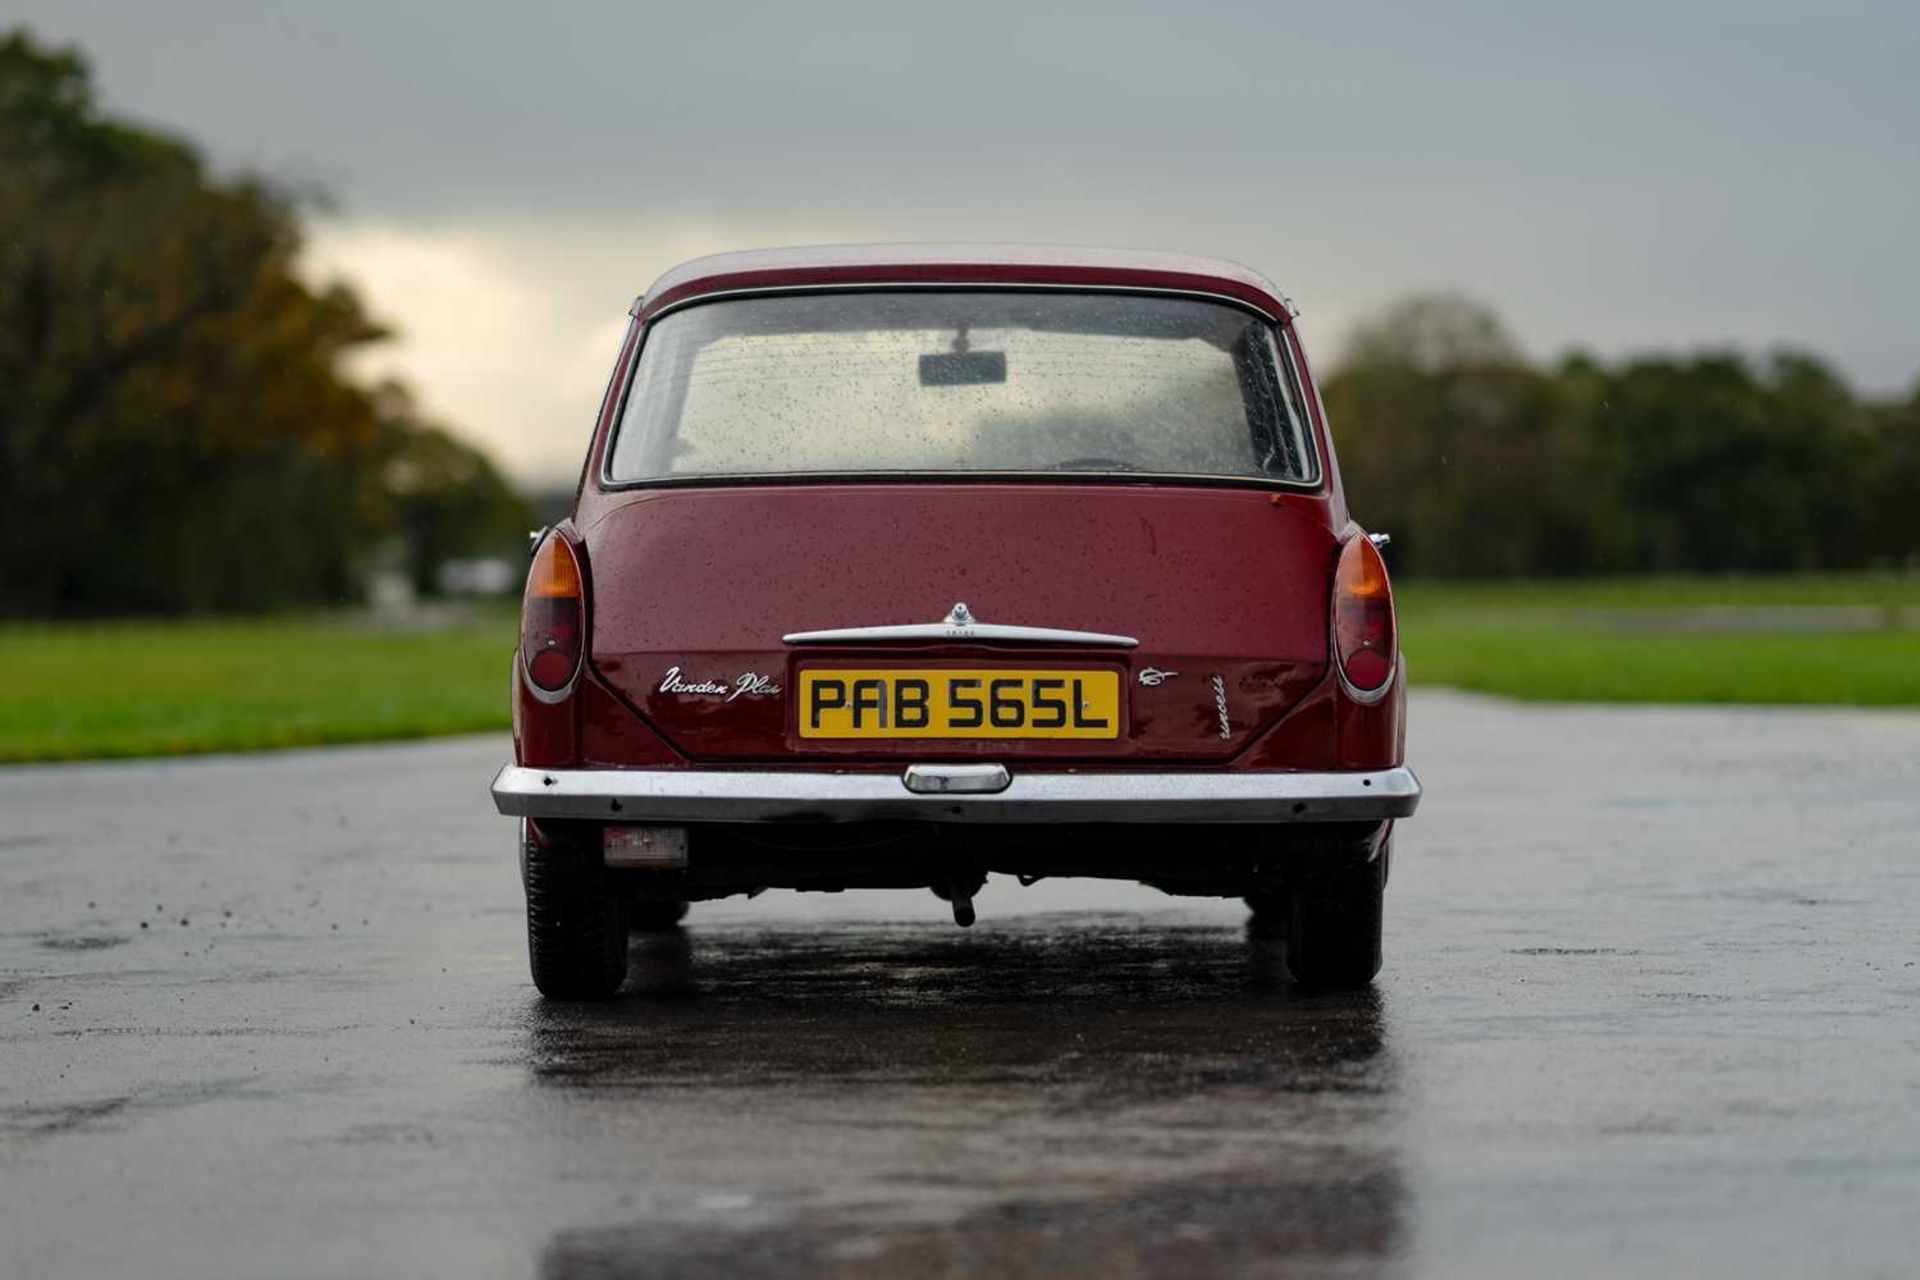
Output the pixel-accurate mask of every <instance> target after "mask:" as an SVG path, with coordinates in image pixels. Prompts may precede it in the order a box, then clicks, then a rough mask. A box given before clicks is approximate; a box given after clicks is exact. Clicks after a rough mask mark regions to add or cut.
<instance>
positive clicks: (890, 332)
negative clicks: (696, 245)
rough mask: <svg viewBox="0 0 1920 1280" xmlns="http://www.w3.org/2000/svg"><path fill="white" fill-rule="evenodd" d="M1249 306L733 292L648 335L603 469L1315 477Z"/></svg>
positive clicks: (1276, 357)
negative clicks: (743, 295) (738, 295)
mask: <svg viewBox="0 0 1920 1280" xmlns="http://www.w3.org/2000/svg"><path fill="white" fill-rule="evenodd" d="M1308 439H1309V437H1308V435H1307V432H1306V431H1305V429H1304V426H1303V415H1302V414H1301V412H1300V411H1299V408H1298V404H1297V395H1296V392H1295V384H1294V381H1293V379H1292V377H1291V375H1290V371H1289V370H1288V369H1287V368H1286V367H1285V366H1284V364H1283V362H1282V358H1281V356H1280V353H1279V350H1278V348H1277V347H1276V346H1275V341H1274V333H1273V329H1272V326H1271V325H1270V324H1269V323H1268V322H1267V321H1265V320H1263V319H1261V318H1260V317H1258V316H1255V315H1252V314H1250V313H1248V312H1245V311H1242V310H1239V309H1238V308H1235V307H1231V306H1226V305H1223V304H1218V303H1212V302H1206V301H1202V300H1197V299H1191V298H1176V297H1159V296H1148V295H1134V294H1120V293H1068V292H1056V293H1040V292H1033V293H1022V292H1014V291H1007V290H1001V291H991V290H983V291H976V292H962V291H945V290H923V291H898V292H840V293H816V294H797V295H789V296H768V297H755V298H739V299H729V300H722V301H715V302H709V303H703V304H700V305H696V306H692V307H688V308H686V309H684V310H681V311H677V312H673V313H670V314H668V315H666V316H664V317H662V318H661V319H659V320H657V321H655V322H654V323H653V324H652V325H651V326H650V327H649V329H648V331H647V336H646V340H645V344H644V346H643V347H642V349H641V352H640V358H639V366H638V368H637V369H636V370H635V372H634V377H633V381H632V385H631V388H630V389H629V391H628V394H627V402H626V406H625V408H624V410H623V412H622V414H621V418H620V423H619V427H618V431H617V434H616V435H615V438H614V442H613V449H612V452H611V455H610V458H609V461H608V466H607V478H608V479H609V480H611V481H613V482H615V483H622V482H632V481H643V480H656V479H668V478H672V477H679V476H754V475H775V474H795V473H825V474H846V473H857V472H875V471H877V472H936V473H937V472H1003V473H1055V474H1061V475H1066V474H1071V473H1089V474H1129V473H1145V474H1154V475H1182V476H1208V477H1216V476H1217V477H1235V476H1242V477H1254V478H1262V479H1272V480H1280V481H1286V482H1292V483H1309V482H1312V481H1313V480H1314V479H1316V470H1315V467H1314V464H1313V455H1312V451H1311V448H1310V447H1309V444H1308Z"/></svg>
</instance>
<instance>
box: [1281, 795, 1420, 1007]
mask: <svg viewBox="0 0 1920 1280" xmlns="http://www.w3.org/2000/svg"><path fill="white" fill-rule="evenodd" d="M1376 841H1378V847H1377V848H1376ZM1387 857H1388V853H1387V845H1386V842H1385V841H1383V840H1379V839H1378V834H1377V833H1376V832H1369V833H1367V835H1366V836H1365V837H1364V838H1360V839H1356V840H1354V841H1352V842H1350V843H1344V844H1341V845H1337V846H1334V847H1331V848H1328V849H1324V850H1317V851H1315V852H1314V853H1313V854H1312V855H1310V856H1308V857H1306V858H1304V859H1303V860H1302V862H1301V865H1300V868H1299V874H1298V876H1297V877H1296V878H1295V880H1294V883H1293V885H1292V887H1291V889H1290V890H1289V892H1288V893H1287V895H1286V898H1287V911H1286V957H1287V971H1288V972H1289V973H1290V974H1292V975H1293V980H1294V981H1295V982H1297V983H1299V984H1300V985H1301V986H1303V987H1316V988H1319V989H1321V990H1328V991H1339V990H1353V989H1355V988H1359V987H1364V986H1366V985H1367V984H1368V983H1370V982H1372V981H1373V976H1374V975H1375V974H1377V973H1379V972H1380V927H1381V923H1382V916H1383V908H1384V906H1385V902H1386V888H1387ZM1276 905H1277V904H1276ZM1255 912H1256V918H1258V913H1259V906H1258V905H1256V906H1255Z"/></svg>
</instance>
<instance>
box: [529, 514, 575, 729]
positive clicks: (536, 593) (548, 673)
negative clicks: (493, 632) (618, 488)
mask: <svg viewBox="0 0 1920 1280" xmlns="http://www.w3.org/2000/svg"><path fill="white" fill-rule="evenodd" d="M584 597H585V592H584V591H583V590H582V587H581V581H580V562H579V560H578V559H576V558H575V555H574V550H573V546H572V544H570V543H569V542H568V541H567V540H566V539H565V538H563V537H561V536H560V535H558V534H548V535H547V537H546V539H545V540H544V541H543V542H541V544H540V549H539V550H538V551H536V552H535V553H534V556H533V568H532V569H531V570H529V571H528V573H527V594H526V599H525V600H524V601H522V602H521V606H520V657H521V661H522V662H524V663H525V664H526V669H527V679H528V680H530V681H532V682H533V685H534V687H535V688H537V689H540V690H542V691H543V692H546V693H559V692H560V691H561V690H563V689H565V688H566V687H567V686H568V685H569V684H571V683H572V682H573V677H574V674H575V673H576V672H577V671H578V670H579V669H580V629H581V626H580V624H581V618H582V616H583V614H584V613H585V609H584V603H585V601H584Z"/></svg>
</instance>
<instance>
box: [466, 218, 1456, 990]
mask: <svg viewBox="0 0 1920 1280" xmlns="http://www.w3.org/2000/svg"><path fill="white" fill-rule="evenodd" d="M1294 315H1295V312H1294V309H1293V307H1292V306H1291V304H1290V303H1289V302H1288V301H1287V300H1286V298H1285V297H1284V296H1283V295H1282V294H1281V293H1280V292H1279V291H1278V290H1277V289H1275V288H1274V286H1273V285H1272V284H1271V283H1269V282H1268V281H1267V280H1265V279H1264V278H1263V277H1261V276H1259V275H1257V274H1255V273H1254V272H1251V271H1249V270H1247V269H1245V268H1244V267H1240V266H1236V265H1233V264H1231V263H1226V262H1219V261H1212V260H1207V259H1200V258H1191V257H1181V256H1173V255H1165V254H1149V253H1139V252H1121V251H1112V250H1066V249H1034V248H983V247H978V246H970V247H958V248H956V247H933V246H919V247H901V246H876V247H863V248H831V249H795V250H782V251H772V252H761V253H741V254H727V255H722V256H718V257H711V258H703V259H700V260H698V261H695V262H691V263H688V264H686V265H684V266H681V267H678V268H676V269H674V270H673V271H670V272H668V273H667V274H666V275H664V276H662V277H661V278H660V279H659V280H658V281H657V282H656V283H655V284H654V286H653V287H652V288H651V289H650V290H648V291H647V293H646V294H645V295H644V296H642V297H641V298H640V299H639V301H638V302H636V303H635V304H634V307H633V310H632V323H631V325H630V326H629V328H628V331H627V336H626V340H625V342H624V344H623V345H622V347H621V350H620V355H619V360H618V362H617V364H616V365H615V367H614V371H613V376H612V379H611V381H610V382H609V384H608V387H607V391H606V395H605V400H604V403H603V405H602V408H601V411H600V417H599V421H598V425H597V427H596V428H595V430H594V434H593V439H592V443H591V444H590V445H589V447H588V450H587V459H586V467H585V471H584V473H583V475H582V479H581V483H580V490H579V495H578V499H577V505H576V507H575V510H574V513H573V516H572V517H571V518H570V519H568V520H565V521H563V522H562V523H560V524H558V525H556V526H554V527H553V528H551V529H549V530H546V531H545V532H544V534H542V535H541V536H540V537H539V539H538V542H537V545H536V549H535V552H534V556H533V567H532V571H531V573H530V575H529V579H528V583H527V590H526V598H525V605H524V613H523V620H522V625H521V638H520V647H519V652H518V654H517V656H516V659H515V664H514V676H513V696H514V716H513V723H514V754H515V761H514V763H513V764H510V765H508V766H506V767H505V768H503V769H502V770H501V771H500V774H499V776H498V777H497V778H496V779H495V781H494V784H493V795H494V799H495V802H496V804H497V805H498V807H499V809H500V811H501V812H502V813H505V814H511V815H514V816H517V817H519V818H520V819H521V867H522V873H523V877H524V881H525V886H526V897H527V932H528V941H529V945H530V950H531V955H532V968H533V978H534V982H535V984H536V985H537V986H538V987H539V989H540V990H541V991H542V992H543V993H545V994H547V995H549V996H557V997H563V998H591V997H602V996H607V995H610V994H612V993H613V992H615V991H616V990H617V989H618V988H619V987H620V985H621V982H622V980H623V979H624V977H625V974H626V966H627V943H628V932H629V930H630V929H664V928H672V927H673V926H674V925H675V924H676V922H677V921H678V920H679V919H680V918H681V917H682V915H683V914H684V913H685V911H686V909H687V904H688V903H690V902H697V901H700V900H703V899H712V898H719V897H724V896H727V895H731V894H746V893H754V892H757V891H759V890H761V889H764V888H770V887H771V888H791V889H801V890H838V889H843V888H874V887H883V888H899V889H920V890H928V889H930V890H932V891H933V892H934V893H935V894H938V895H939V896H940V897H941V898H943V899H945V900H946V901H948V902H949V903H950V904H951V905H952V909H953V915H954V919H955V920H956V921H957V922H958V923H960V924H962V925H966V924H970V923H972V920H973V897H974V895H975V893H976V892H977V891H978V890H979V889H980V887H981V885H982V884H983V883H984V881H985V878H986V876H987V875H988V874H989V873H1000V874H1004V875H1009V876H1015V877H1018V878H1019V879H1020V880H1021V881H1022V882H1023V883H1031V882H1032V881H1034V880H1037V879H1039V878H1042V877H1047V876H1103V877H1115V878H1121V879H1127V880H1137V881H1140V882H1143V883H1145V884H1148V885H1152V886H1155V887H1157V888H1159V889H1162V890H1165V891H1166V892H1168V893H1172V894H1194V895H1207V896H1221V897H1240V898H1244V899H1245V900H1246V901H1247V903H1248V904H1249V905H1250V907H1251V908H1252V911H1253V922H1252V923H1253V924H1254V925H1255V926H1257V927H1266V928H1269V929H1270V931H1271V933H1272V934H1273V935H1275V936H1279V937H1282V938H1284V943H1283V954H1284V956H1285V958H1286V964H1287V966H1288V968H1289V969H1290V970H1291V972H1292V975H1293V977H1294V979H1295V980H1296V981H1297V982H1300V983H1302V984H1310V985H1317V986H1324V987H1349V986H1358V985H1364V984H1365V983H1367V982H1369V981H1371V980H1372V978H1373V976H1374V974H1375V973H1376V972H1377V971H1378V969H1379V967H1380V926H1381V896H1382V892H1383V890H1384V888H1385V885H1386V881H1387V870H1388V866H1389V861H1390V856H1391V847H1392V844H1391V836H1392V830H1393V822H1394V820H1395V819H1396V818H1402V817H1406V816H1407V815H1409V814H1411V813H1412V812H1413V810H1414V807H1415V805H1416V804H1417V803H1418V801H1419V798H1420V786H1419V783H1418V782H1417V781H1416V779H1415V778H1414V776H1413V774H1412V773H1411V772H1410V771H1409V770H1408V769H1407V768H1406V767H1405V764H1404V761H1403V754H1404V740H1405V728H1404V727H1405V699H1406V677H1405V667H1404V663H1403V661H1402V659H1401V658H1400V655H1399V653H1398V650H1397V647H1396V644H1395V637H1394V613H1393V600H1392V595H1391V592H1390V590H1389V587H1388V582H1387V573H1386V568H1385V565H1384V564H1383V563H1382V560H1381V555H1380V551H1379V548H1378V545H1377V543H1379V542H1383V541H1384V539H1383V538H1381V537H1380V536H1379V535H1368V534H1367V533H1366V532H1364V531H1363V530H1362V529H1361V528H1360V527H1359V526H1358V525H1356V524H1355V523H1354V522H1353V520H1352V519H1351V518H1350V517H1349V515H1348V513H1347V503H1346V498H1345V495H1344V494H1343V493H1342V492H1341V488H1340V472H1339V468H1338V466H1337V465H1336V463H1335V461H1334V454H1333V442H1332V440H1331V438H1330V436H1329V433H1328V427H1327V422H1326V416H1325V412H1324V410H1323V409H1322V406H1321V403H1320V398H1319V395H1318V394H1317V393H1316V391H1315V389H1314V385H1313V381H1312V377H1311V375H1310V374H1309V373H1308V370H1307V363H1306V357H1305V354H1304V352H1303V351H1302V349H1301V346H1300V342H1299V339H1298V337H1297V335H1296V334H1295V331H1294Z"/></svg>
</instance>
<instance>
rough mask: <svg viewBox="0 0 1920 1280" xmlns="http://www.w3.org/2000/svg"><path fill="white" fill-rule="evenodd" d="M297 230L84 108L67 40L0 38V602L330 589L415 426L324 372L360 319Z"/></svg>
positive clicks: (191, 157)
mask: <svg viewBox="0 0 1920 1280" xmlns="http://www.w3.org/2000/svg"><path fill="white" fill-rule="evenodd" d="M299 246H300V228H299V223H298V219H297V216H296V209H295V206H294V203H293V202H292V201H291V200H290V199H289V197H288V196H287V195H286V194H285V193H284V192H281V191H279V190H277V189H276V188H274V187H273V186H271V185H270V184H268V183H265V182H263V181H261V180H259V179H257V178H253V177H248V176H244V175H243V176H240V177H237V178H230V179H227V178H218V177H215V176H213V175H211V174H209V172H208V171H207V169H206V166H205V165H204V163H203V162H202V161H201V159H200V157H199V156H198V155H197V154H196V153H195V152H194V151H193V149H192V148H191V147H189V146H188V145H186V144H185V143H183V142H181V141H179V140H178V139H175V138H170V137H167V136H164V135H162V134H158V133H155V132H152V131H149V130H145V129H140V128H136V127H133V126H130V125H128V124H125V123H123V122H120V121H116V120H114V119H111V118H109V117H107V116H105V115H104V114H103V113H102V112H101V110H100V109H99V107H98V105H97V103H96V101H95V99H94V96H93V90H92V85H91V82H90V80H89V77H88V71H87V67H86V65H85V63H84V62H83V61H82V60H81V58H80V57H79V56H78V55H77V54H75V53H73V52H71V51H61V50H48V49H44V48H41V47H40V46H38V45H37V44H36V43H35V42H34V41H33V40H32V39H31V38H30V37H28V36H27V35H26V34H24V33H23V32H15V33H13V34H12V35H9V36H7V37H6V38H5V39H4V40H0V613H7V614H15V615H21V614H65V613H108V612H113V613H124V612H153V611H179V610H211V609H246V608H262V607H270V606H279V605H289V604H296V603H307V602H315V601H327V600H339V599H342V598H345V597H347V596H348V595H350V594H351V593H352V592H353V591H354V589H355V584H356V580H357V577H358V574H359V571H360V569H361V567H362V564H363V562H364V560H365V558H366V557H367V556H368V554H369V553H370V552H371V551H372V550H373V548H374V547H376V546H377V545H378V544H379V543H380V542H381V540H382V539H384V538H387V537H390V536H392V535H393V534H394V533H395V532H397V531H398V517H397V510H398V508H397V506H396V504H395V503H394V502H393V501H391V500H389V499H390V497H391V495H387V496H386V497H383V496H382V494H383V492H384V480H383V478H382V477H383V474H384V473H383V470H382V469H383V468H384V467H385V466H386V465H387V463H388V461H389V460H390V459H391V458H392V457H393V456H394V455H395V454H396V453H397V452H401V451H403V450H404V448H405V446H406V442H407V441H408V440H410V439H411V438H412V437H414V436H417V435H419V434H421V433H423V432H426V431H428V430H429V429H428V428H425V427H424V426H422V425H421V424H419V423H418V422H416V421H415V420H414V419H413V417H412V416H411V410H410V409H409V408H406V407H405V406H404V405H403V406H402V407H401V408H399V409H398V410H396V409H395V408H394V407H393V405H392V403H387V404H383V402H382V399H381V397H380V396H379V395H377V394H376V393H375V392H374V391H371V390H369V389H367V388H363V387H361V386H359V385H357V384H356V383H355V382H353V381H352V380H351V379H350V378H349V377H348V376H347V375H346V374H345V372H344V362H345V359H346V357H347V356H348V355H350V354H351V353H352V352H354V351H356V350H358V349H359V348H361V347H363V346H364V345H366V344H368V343H370V342H375V341H378V340H379V339H381V338H382V337H383V336H384V331H383V330H382V329H381V327H380V326H379V325H378V324H376V323H375V322H374V321H373V320H372V319H371V318H370V317H369V316H368V315H367V314H366V312H365V310H364V309H363V308H362V306H361V305H360V302H359V300H358V299H357V298H355V297H354V295H353V294H352V293H351V292H350V291H349V290H347V289H346V288H344V287H341V286H338V285H336V286H332V287H327V288H318V289H317V288H314V287H311V286H309V285H308V284H306V283H305V282H304V281H303V280H302V279H301V278H300V277H299V275H298V273H297V272H296V270H295V256H296V254H297V252H298V249H299ZM447 445H448V447H449V448H451V449H453V450H462V449H465V446H460V445H456V444H454V443H453V442H451V441H448V442H447ZM466 452H467V453H468V454H469V455H470V462H471V465H470V467H469V469H468V475H469V476H470V478H472V479H473V482H474V483H476V484H479V485H481V486H482V487H483V488H485V489H487V491H488V492H489V493H491V494H492V500H494V501H500V502H505V503H507V504H508V505H509V506H516V505H517V500H514V499H512V497H511V495H510V494H509V493H508V491H507V490H506V489H505V486H504V485H502V484H500V482H499V477H498V476H497V475H496V474H494V473H493V472H492V469H491V467H490V466H489V465H488V464H487V463H486V461H485V459H484V458H481V457H480V456H479V455H478V454H476V453H473V451H471V450H466ZM503 518H504V517H503ZM518 519H519V516H518V514H517V513H516V515H515V516H514V518H513V522H515V523H517V522H518Z"/></svg>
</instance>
